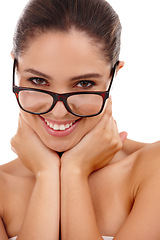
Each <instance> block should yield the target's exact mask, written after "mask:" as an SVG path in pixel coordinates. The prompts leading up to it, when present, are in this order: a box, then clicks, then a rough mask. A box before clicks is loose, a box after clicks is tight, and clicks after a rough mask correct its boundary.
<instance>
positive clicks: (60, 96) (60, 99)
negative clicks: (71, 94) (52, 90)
mask: <svg viewBox="0 0 160 240" xmlns="http://www.w3.org/2000/svg"><path fill="white" fill-rule="evenodd" d="M54 101H55V102H54V105H53V106H52V108H54V107H55V105H56V104H57V102H62V103H63V105H64V107H65V108H66V109H67V111H69V112H70V109H69V107H68V105H67V101H66V96H64V94H58V93H57V94H56V98H54Z"/></svg>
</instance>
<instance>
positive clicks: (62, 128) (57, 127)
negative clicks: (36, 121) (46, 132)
mask: <svg viewBox="0 0 160 240" xmlns="http://www.w3.org/2000/svg"><path fill="white" fill-rule="evenodd" d="M45 122H46V124H47V126H49V127H50V128H52V129H53V130H55V131H65V130H66V129H68V128H70V127H72V125H73V124H74V123H75V122H76V121H74V122H71V123H70V124H69V123H67V124H66V125H65V124H61V125H58V124H53V123H50V122H48V121H47V120H45Z"/></svg>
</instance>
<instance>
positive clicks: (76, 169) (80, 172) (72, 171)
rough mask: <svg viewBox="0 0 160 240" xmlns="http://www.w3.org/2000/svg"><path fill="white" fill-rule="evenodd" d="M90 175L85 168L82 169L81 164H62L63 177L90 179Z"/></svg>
mask: <svg viewBox="0 0 160 240" xmlns="http://www.w3.org/2000/svg"><path fill="white" fill-rule="evenodd" d="M89 175H90V174H89V172H88V171H86V170H85V168H84V167H81V166H80V165H79V164H76V163H74V164H72V163H70V162H68V163H67V162H65V163H62V164H61V176H66V177H69V176H71V177H74V176H81V177H83V178H88V176H89Z"/></svg>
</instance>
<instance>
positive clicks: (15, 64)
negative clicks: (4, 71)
mask: <svg viewBox="0 0 160 240" xmlns="http://www.w3.org/2000/svg"><path fill="white" fill-rule="evenodd" d="M16 66H17V60H16V59H14V64H13V86H12V87H15V69H16Z"/></svg>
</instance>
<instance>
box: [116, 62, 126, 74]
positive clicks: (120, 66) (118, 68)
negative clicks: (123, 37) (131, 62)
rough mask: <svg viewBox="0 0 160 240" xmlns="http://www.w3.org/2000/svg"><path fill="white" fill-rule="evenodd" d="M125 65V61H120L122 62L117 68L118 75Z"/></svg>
mask: <svg viewBox="0 0 160 240" xmlns="http://www.w3.org/2000/svg"><path fill="white" fill-rule="evenodd" d="M124 64H125V63H124V62H123V61H120V62H119V64H118V66H117V73H118V71H119V70H120V69H121V68H123V66H124Z"/></svg>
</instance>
